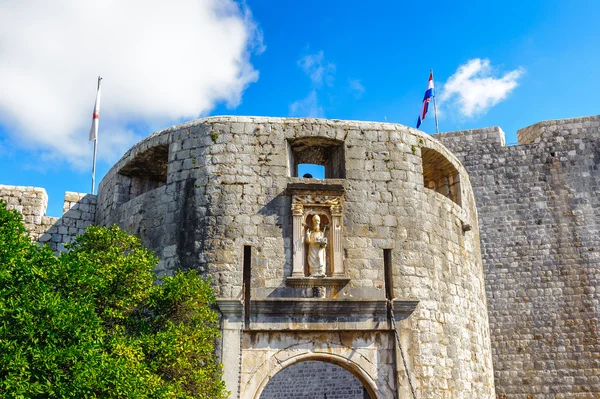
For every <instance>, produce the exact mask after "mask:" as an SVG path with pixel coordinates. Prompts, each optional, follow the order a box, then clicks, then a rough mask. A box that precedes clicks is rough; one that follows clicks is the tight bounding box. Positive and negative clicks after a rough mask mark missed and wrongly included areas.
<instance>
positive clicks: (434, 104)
mask: <svg viewBox="0 0 600 399" xmlns="http://www.w3.org/2000/svg"><path fill="white" fill-rule="evenodd" d="M429 72H430V73H431V79H433V68H431V69H430V70H429ZM433 113H434V115H435V133H436V134H438V133H439V132H440V130H439V128H438V118H437V105H436V103H435V80H434V86H433Z"/></svg>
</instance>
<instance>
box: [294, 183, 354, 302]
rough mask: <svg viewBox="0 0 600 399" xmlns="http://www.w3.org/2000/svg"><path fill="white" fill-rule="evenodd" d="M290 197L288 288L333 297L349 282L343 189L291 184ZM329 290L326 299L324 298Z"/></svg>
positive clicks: (324, 184) (333, 185)
mask: <svg viewBox="0 0 600 399" xmlns="http://www.w3.org/2000/svg"><path fill="white" fill-rule="evenodd" d="M288 192H289V194H290V195H291V197H292V217H293V229H292V234H293V237H292V242H293V255H292V256H293V258H292V275H291V276H289V277H287V278H286V283H287V285H288V286H291V287H296V288H314V289H317V291H319V293H318V294H316V295H318V296H321V297H323V296H335V294H337V292H338V291H339V289H340V288H341V287H342V286H344V285H346V284H347V283H348V281H349V279H348V278H347V277H346V275H345V274H344V262H343V251H342V227H343V226H342V221H343V201H344V187H343V185H341V184H336V183H324V182H319V183H290V184H289V185H288ZM326 289H329V290H328V293H329V295H326V294H325V290H326Z"/></svg>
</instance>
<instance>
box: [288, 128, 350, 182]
mask: <svg viewBox="0 0 600 399" xmlns="http://www.w3.org/2000/svg"><path fill="white" fill-rule="evenodd" d="M288 156H289V169H290V170H289V172H290V176H292V177H304V175H305V174H307V173H308V174H310V175H311V176H312V177H313V178H321V179H323V178H324V179H343V178H345V177H346V164H345V157H344V142H343V141H340V140H333V139H328V138H324V137H306V138H301V139H295V140H291V141H288ZM307 167H308V168H309V170H307V169H306V168H307ZM317 167H321V168H322V172H318V168H317ZM310 168H313V169H312V170H311V169H310ZM313 172H314V173H313Z"/></svg>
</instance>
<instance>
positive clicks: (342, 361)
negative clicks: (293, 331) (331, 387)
mask: <svg viewBox="0 0 600 399" xmlns="http://www.w3.org/2000/svg"><path fill="white" fill-rule="evenodd" d="M348 349H350V348H348ZM361 360H363V361H367V362H368V359H361ZM306 361H321V362H327V363H332V364H335V365H337V366H340V367H342V368H343V369H345V370H347V371H348V372H350V374H352V375H353V376H354V377H356V378H357V379H358V380H359V381H360V383H361V384H362V385H363V387H364V388H365V389H366V390H367V392H368V393H369V396H370V397H371V398H372V399H380V398H385V397H386V396H384V395H383V394H382V392H380V390H379V389H378V388H377V384H376V383H375V381H374V380H373V378H372V377H371V376H370V375H369V373H368V371H367V370H365V369H364V368H363V367H362V366H361V365H360V364H359V363H357V362H355V361H353V360H351V359H349V358H347V357H344V356H341V355H339V354H335V353H326V352H305V353H302V354H299V355H295V356H292V357H289V358H287V359H286V360H284V361H281V362H279V361H278V362H277V363H276V364H275V366H274V367H272V368H271V370H270V371H269V372H268V373H266V375H265V370H263V369H264V368H267V367H269V363H268V362H265V363H264V367H261V368H259V369H258V370H257V371H256V373H255V376H256V378H260V377H261V375H264V377H263V378H262V381H261V382H260V385H258V388H257V389H256V392H255V393H254V395H253V396H247V397H248V398H252V399H260V396H261V394H262V392H263V391H264V389H265V388H266V386H267V384H268V383H269V381H270V380H271V379H272V378H273V377H274V376H275V375H276V374H277V373H279V372H280V371H282V370H284V369H286V368H288V367H290V366H292V365H295V364H298V363H302V362H306Z"/></svg>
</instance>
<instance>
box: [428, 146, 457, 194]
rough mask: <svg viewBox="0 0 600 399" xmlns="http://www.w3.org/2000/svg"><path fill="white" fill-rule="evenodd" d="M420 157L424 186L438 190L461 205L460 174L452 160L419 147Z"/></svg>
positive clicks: (434, 151)
mask: <svg viewBox="0 0 600 399" xmlns="http://www.w3.org/2000/svg"><path fill="white" fill-rule="evenodd" d="M421 159H422V161H423V183H424V185H425V188H428V189H430V190H433V191H435V192H438V193H440V194H442V195H444V196H445V197H448V198H450V199H451V200H452V201H454V202H455V203H457V204H458V205H461V189H460V178H459V176H460V175H459V173H458V170H457V169H456V167H454V165H453V164H452V162H450V161H449V160H448V159H447V158H446V157H445V156H443V155H442V154H440V153H439V152H437V151H436V150H432V149H431V148H422V149H421Z"/></svg>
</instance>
